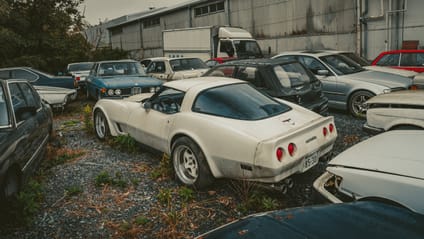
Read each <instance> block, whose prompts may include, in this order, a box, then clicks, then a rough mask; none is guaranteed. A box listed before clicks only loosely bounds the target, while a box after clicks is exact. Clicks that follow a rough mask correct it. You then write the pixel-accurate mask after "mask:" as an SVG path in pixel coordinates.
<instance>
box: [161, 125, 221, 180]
mask: <svg viewBox="0 0 424 239" xmlns="http://www.w3.org/2000/svg"><path fill="white" fill-rule="evenodd" d="M182 137H187V138H189V139H190V140H192V141H193V142H194V143H195V144H196V145H197V146H198V147H199V148H200V150H201V151H202V152H203V155H204V156H205V158H206V162H207V164H208V166H209V169H210V171H211V173H212V175H213V176H214V177H215V178H219V177H222V172H221V171H220V170H219V168H218V167H217V165H216V164H215V163H214V162H213V160H212V159H211V155H210V153H209V152H208V151H207V150H205V149H206V147H204V145H203V144H202V143H199V142H201V140H200V139H199V138H198V137H196V136H194V135H192V134H190V133H187V132H179V133H176V134H174V135H173V136H172V138H171V140H170V141H169V142H170V144H169V152H170V156H171V157H172V155H171V154H172V146H173V145H174V143H175V141H176V140H177V139H179V138H182Z"/></svg>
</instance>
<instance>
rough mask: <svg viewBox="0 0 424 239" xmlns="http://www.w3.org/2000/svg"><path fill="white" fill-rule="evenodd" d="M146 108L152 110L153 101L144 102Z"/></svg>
mask: <svg viewBox="0 0 424 239" xmlns="http://www.w3.org/2000/svg"><path fill="white" fill-rule="evenodd" d="M143 106H144V109H145V110H146V111H148V110H150V109H151V108H152V102H150V101H147V102H146V103H144V105H143Z"/></svg>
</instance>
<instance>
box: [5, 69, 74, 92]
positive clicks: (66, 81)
mask: <svg viewBox="0 0 424 239" xmlns="http://www.w3.org/2000/svg"><path fill="white" fill-rule="evenodd" d="M0 79H25V80H27V81H29V82H31V84H32V85H39V86H54V87H62V88H69V89H74V88H76V87H77V84H76V82H75V81H74V78H73V77H72V76H53V75H50V74H48V73H45V72H42V71H39V70H36V69H34V68H31V67H10V68H1V69H0Z"/></svg>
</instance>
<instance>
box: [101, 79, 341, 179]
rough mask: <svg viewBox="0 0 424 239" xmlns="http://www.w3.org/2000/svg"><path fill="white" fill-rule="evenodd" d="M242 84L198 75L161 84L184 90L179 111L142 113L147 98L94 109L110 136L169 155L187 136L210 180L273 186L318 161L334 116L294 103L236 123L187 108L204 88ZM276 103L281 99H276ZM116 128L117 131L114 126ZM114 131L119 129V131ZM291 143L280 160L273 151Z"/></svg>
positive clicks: (332, 138)
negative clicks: (202, 158)
mask: <svg viewBox="0 0 424 239" xmlns="http://www.w3.org/2000/svg"><path fill="white" fill-rule="evenodd" d="M237 83H244V84H246V83H245V82H243V81H240V80H236V79H230V78H222V77H202V78H194V79H186V80H181V81H171V82H167V83H165V84H164V86H167V87H170V88H174V89H177V90H181V91H184V92H186V94H185V96H184V100H183V102H182V104H181V108H180V111H179V112H178V113H175V114H164V113H162V112H159V111H155V110H154V109H149V110H146V109H144V108H143V106H142V103H140V100H141V99H143V98H146V97H148V95H147V94H141V95H139V96H133V97H129V98H126V99H122V100H116V99H114V100H109V99H102V100H99V101H98V102H97V104H96V105H95V107H94V111H95V110H98V109H101V110H102V111H103V112H104V113H105V116H106V118H107V120H108V123H109V128H110V132H111V135H112V136H117V135H119V134H129V135H131V136H132V137H133V138H135V139H136V140H137V141H139V142H141V143H143V144H146V145H149V146H151V147H153V148H156V149H158V150H161V151H163V152H165V153H167V154H171V147H172V140H173V139H174V137H175V136H177V135H186V136H188V137H190V138H191V139H193V141H195V142H196V143H197V144H198V145H199V147H200V148H201V149H202V151H203V153H204V155H205V157H206V160H207V161H208V164H209V167H210V169H211V172H212V174H213V176H214V177H215V178H221V177H229V178H244V179H251V180H255V181H261V182H269V183H273V182H278V181H280V180H282V179H284V178H286V177H288V176H290V175H292V174H294V173H302V172H304V171H306V170H308V169H309V167H308V168H305V167H304V160H307V159H308V158H306V156H310V155H311V154H314V156H315V157H318V158H319V157H321V156H323V155H324V154H326V153H328V152H329V151H330V150H331V149H332V147H333V144H334V141H335V139H336V137H337V131H336V129H335V128H334V131H333V132H332V133H329V134H328V135H327V136H326V137H324V135H323V133H322V132H323V127H327V128H328V126H329V124H333V125H334V120H333V117H322V116H321V115H319V114H316V113H314V112H312V111H309V110H307V109H304V108H302V107H299V106H297V105H295V104H292V103H289V102H286V101H282V102H284V103H285V104H287V105H289V106H290V107H292V110H290V111H289V112H286V113H283V114H280V115H277V116H273V117H269V118H266V119H262V120H254V121H247V120H237V119H231V118H225V117H220V116H213V115H208V114H203V113H197V112H193V111H192V110H191V108H192V104H193V102H194V101H195V99H196V96H197V95H198V94H199V93H200V92H202V91H203V90H206V89H209V88H213V87H216V86H223V85H228V84H237ZM280 101H281V100H280ZM118 124H119V127H118V126H117V125H118ZM119 128H120V129H121V130H119ZM289 143H295V144H296V146H297V151H296V153H295V154H294V156H293V157H292V156H289V154H288V153H287V154H286V155H285V157H284V158H283V160H282V161H281V162H280V161H278V160H277V159H276V156H275V152H276V150H277V148H278V147H282V148H283V149H286V150H287V146H288V144H289Z"/></svg>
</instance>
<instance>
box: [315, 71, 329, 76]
mask: <svg viewBox="0 0 424 239" xmlns="http://www.w3.org/2000/svg"><path fill="white" fill-rule="evenodd" d="M317 75H319V76H328V70H318V71H317Z"/></svg>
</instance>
